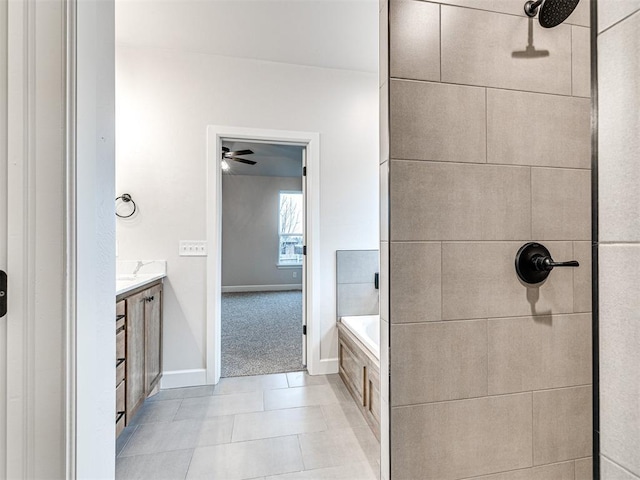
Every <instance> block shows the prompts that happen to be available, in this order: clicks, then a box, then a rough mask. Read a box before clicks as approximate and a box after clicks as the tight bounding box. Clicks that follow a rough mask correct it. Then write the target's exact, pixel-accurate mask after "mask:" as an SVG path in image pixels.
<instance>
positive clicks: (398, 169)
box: [380, 0, 592, 480]
mask: <svg viewBox="0 0 640 480" xmlns="http://www.w3.org/2000/svg"><path fill="white" fill-rule="evenodd" d="M523 5H524V0H522V1H521V0H450V1H442V2H426V1H418V0H389V1H387V0H382V2H381V4H380V13H381V15H380V18H381V30H380V41H381V48H380V50H381V68H380V70H381V77H380V99H381V101H380V104H381V124H382V126H381V128H382V131H381V142H382V143H381V149H380V151H381V159H380V160H381V164H380V178H381V198H382V204H381V209H380V211H381V215H382V218H381V244H380V258H381V289H380V295H381V298H380V306H381V317H382V319H383V320H384V321H382V322H381V325H382V327H381V328H382V332H381V333H382V335H381V343H382V346H381V352H382V353H381V377H382V378H383V379H384V378H390V385H389V384H388V382H385V381H383V385H382V395H383V399H382V402H383V419H382V420H383V426H382V431H383V432H385V422H386V423H387V425H388V428H387V429H386V430H387V431H389V432H390V437H387V438H384V433H383V439H382V449H383V456H382V460H383V468H382V476H383V478H389V477H390V478H392V479H393V480H400V479H416V478H421V479H438V480H442V479H459V478H473V477H478V476H481V475H488V474H500V473H504V472H511V473H510V474H507V475H506V476H500V475H498V476H496V477H493V476H492V477H490V478H496V479H497V478H512V476H509V475H513V474H514V473H513V471H515V470H519V471H520V472H518V475H519V476H518V478H527V479H528V478H534V477H535V478H568V479H573V478H576V479H588V478H591V469H592V463H591V458H590V457H591V454H592V453H591V451H592V442H591V437H592V432H591V430H592V405H591V395H592V392H591V379H592V375H591V313H590V312H591V260H590V259H591V250H590V239H591V218H590V202H591V199H590V192H591V186H590V176H591V172H590V162H591V159H590V99H589V95H590V50H589V38H590V37H589V2H588V1H587V0H582V1H581V2H580V4H579V6H578V8H577V9H576V11H575V12H574V13H573V14H572V15H571V17H569V19H568V20H567V21H566V22H565V23H563V24H561V25H559V26H557V27H555V28H552V29H543V28H541V27H540V25H539V24H538V21H537V19H535V20H533V21H531V20H529V19H528V18H527V17H526V16H525V15H524V13H523ZM532 48H533V50H532ZM519 52H520V53H519ZM521 52H525V53H526V52H529V53H528V54H526V55H525V54H523V53H521ZM387 120H388V124H387V123H386V121H387ZM531 241H536V242H540V243H543V244H544V245H545V246H546V247H547V248H548V249H549V250H550V252H551V254H552V256H553V257H554V259H555V260H557V261H565V260H572V259H575V260H578V261H579V262H580V267H579V268H564V269H559V268H558V269H555V270H554V271H552V272H551V275H550V276H549V278H548V279H547V281H546V282H545V283H544V284H542V285H541V286H536V287H531V286H526V285H525V284H523V283H522V282H521V281H520V280H519V279H518V277H517V276H516V272H515V269H514V258H515V255H516V252H517V251H518V249H519V248H520V246H521V245H523V244H524V243H526V242H531ZM385 342H386V343H387V346H388V347H390V349H389V350H387V349H386V348H385ZM387 353H388V355H387ZM387 369H390V371H391V376H390V377H389V376H388V370H387ZM385 371H386V372H387V376H385V373H384V372H385ZM385 449H388V450H389V451H390V452H391V453H390V458H388V459H385V451H386V450H385ZM385 460H390V464H387V462H386V461H385Z"/></svg>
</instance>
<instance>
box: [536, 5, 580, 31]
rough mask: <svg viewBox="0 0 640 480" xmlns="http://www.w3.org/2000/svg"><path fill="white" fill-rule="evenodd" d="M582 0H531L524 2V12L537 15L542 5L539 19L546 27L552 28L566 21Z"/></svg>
mask: <svg viewBox="0 0 640 480" xmlns="http://www.w3.org/2000/svg"><path fill="white" fill-rule="evenodd" d="M579 2H580V0H536V1H533V0H529V1H528V2H527V3H525V4H524V13H526V14H527V16H529V17H535V16H536V13H538V7H540V5H541V4H542V7H540V15H538V21H539V22H540V25H541V26H542V27H544V28H552V27H555V26H558V25H560V24H561V23H562V22H564V21H565V20H566V19H567V18H568V17H569V15H571V13H572V12H573V11H574V10H575V8H576V6H577V5H578V3H579Z"/></svg>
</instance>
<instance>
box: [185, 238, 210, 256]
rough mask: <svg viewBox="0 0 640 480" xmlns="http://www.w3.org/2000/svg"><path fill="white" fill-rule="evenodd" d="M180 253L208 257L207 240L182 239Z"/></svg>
mask: <svg viewBox="0 0 640 480" xmlns="http://www.w3.org/2000/svg"><path fill="white" fill-rule="evenodd" d="M179 254H180V256H181V257H206V256H207V241H206V240H180V249H179Z"/></svg>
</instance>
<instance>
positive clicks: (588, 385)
mask: <svg viewBox="0 0 640 480" xmlns="http://www.w3.org/2000/svg"><path fill="white" fill-rule="evenodd" d="M578 388H593V384H591V383H582V384H579V385H565V386H562V387H547V388H539V389H535V390H522V391H519V392H505V393H493V394H491V395H480V396H477V397H467V398H450V399H448V400H435V401H432V402H421V403H409V404H406V405H391V407H393V408H396V409H397V408H414V407H424V406H427V405H439V404H443V403H452V402H466V401H470V400H482V399H492V398H501V397H512V396H516V395H525V394H531V395H532V396H533V394H534V393H540V392H553V391H557V390H572V389H578ZM583 458H587V457H583Z"/></svg>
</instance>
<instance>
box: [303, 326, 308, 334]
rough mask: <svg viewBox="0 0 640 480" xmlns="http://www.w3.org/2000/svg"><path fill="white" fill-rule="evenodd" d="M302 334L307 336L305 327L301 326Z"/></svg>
mask: <svg viewBox="0 0 640 480" xmlns="http://www.w3.org/2000/svg"><path fill="white" fill-rule="evenodd" d="M302 334H303V335H306V334H307V326H306V325H302Z"/></svg>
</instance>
